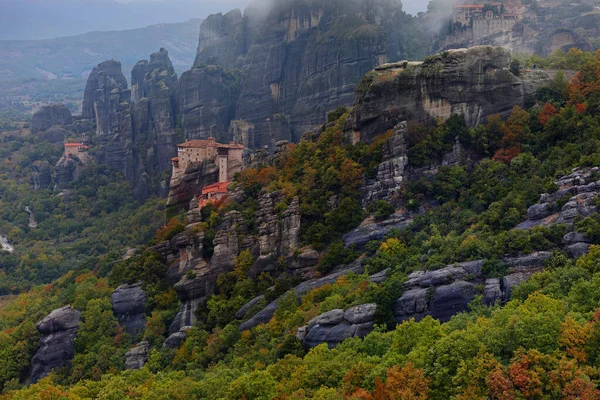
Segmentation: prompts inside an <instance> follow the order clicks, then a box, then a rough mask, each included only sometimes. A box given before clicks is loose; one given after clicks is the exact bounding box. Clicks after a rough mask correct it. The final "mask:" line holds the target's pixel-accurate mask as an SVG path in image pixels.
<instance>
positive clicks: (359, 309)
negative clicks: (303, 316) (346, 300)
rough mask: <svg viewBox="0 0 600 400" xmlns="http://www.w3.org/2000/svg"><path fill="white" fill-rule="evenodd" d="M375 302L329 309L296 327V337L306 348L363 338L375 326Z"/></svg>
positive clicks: (333, 344) (333, 345)
mask: <svg viewBox="0 0 600 400" xmlns="http://www.w3.org/2000/svg"><path fill="white" fill-rule="evenodd" d="M376 310H377V305H376V304H362V305H358V306H355V307H351V308H349V309H347V310H346V311H344V310H331V311H328V312H326V313H323V314H321V315H318V316H317V317H315V318H313V319H312V320H310V321H309V322H308V324H307V325H306V326H303V327H301V328H299V329H298V331H297V333H296V337H297V338H298V340H300V341H301V342H302V343H303V344H304V346H305V347H306V348H311V347H315V346H318V345H320V344H321V343H327V345H328V346H329V347H330V348H332V347H335V346H337V345H338V344H340V343H341V342H343V341H344V340H346V339H349V338H352V337H358V338H363V337H365V336H367V335H368V334H369V333H370V332H372V331H373V328H374V326H375V322H374V320H375V311H376Z"/></svg>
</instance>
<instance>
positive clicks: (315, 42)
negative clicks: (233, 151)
mask: <svg viewBox="0 0 600 400" xmlns="http://www.w3.org/2000/svg"><path fill="white" fill-rule="evenodd" d="M409 21H410V18H409V17H408V16H407V15H406V14H404V13H403V12H402V7H401V4H400V2H398V1H395V0H377V1H366V0H354V1H341V0H336V1H332V2H322V1H315V0H286V1H283V2H277V3H275V4H274V5H273V6H272V7H271V9H270V10H268V12H265V10H264V9H259V6H258V5H255V6H250V7H249V8H248V9H247V10H246V12H245V14H244V16H243V17H242V14H241V12H240V11H239V10H234V11H232V12H230V13H228V14H225V15H221V14H218V15H213V16H210V17H208V18H207V19H206V20H205V21H204V22H203V24H202V26H201V28H200V40H199V42H200V43H199V46H198V54H197V57H196V63H195V67H197V68H203V67H204V65H207V64H219V65H221V66H222V67H224V68H226V69H232V68H241V82H240V93H239V98H237V102H236V104H237V107H236V111H235V120H237V121H238V122H237V124H238V125H239V123H240V122H239V121H243V122H244V123H245V124H247V125H248V126H252V127H253V128H252V129H251V130H249V131H247V132H246V135H244V136H243V140H244V142H243V143H244V145H246V146H247V147H250V148H254V149H256V148H261V147H263V146H269V147H271V148H273V147H274V145H275V143H277V142H278V141H281V140H288V141H298V140H299V139H300V136H301V135H302V134H303V133H304V131H305V130H307V129H309V128H314V127H315V126H317V125H320V124H322V123H323V122H325V117H326V113H327V112H328V111H330V110H332V109H334V108H336V107H338V106H341V105H350V104H351V103H352V97H353V91H354V85H355V84H356V82H358V81H359V79H360V78H361V77H362V76H363V75H364V74H365V73H366V72H367V71H369V70H371V69H372V68H373V67H375V66H376V65H379V64H381V63H385V62H387V60H398V59H401V58H402V57H403V56H405V54H406V49H405V48H404V43H403V40H402V33H401V32H402V30H403V28H404V27H403V25H404V24H407V23H408V22H409ZM198 79H200V78H198ZM188 85H189V84H188ZM206 96H210V94H206ZM209 98H210V99H211V102H212V103H216V104H223V101H222V100H219V98H218V97H209ZM213 99H214V100H213ZM183 113H184V111H182V114H183ZM232 119H233V117H230V118H228V119H227V120H226V124H225V125H227V126H229V123H230V122H231V121H232ZM200 122H201V123H202V124H204V121H200ZM211 122H212V121H208V123H209V124H208V125H206V126H201V127H200V128H199V130H200V131H202V130H204V131H207V130H209V129H211V127H212V126H215V125H213V124H211ZM219 125H220V124H217V125H216V130H217V134H221V135H225V134H227V133H228V129H227V128H225V129H223V128H222V127H221V126H219ZM193 134H199V132H197V133H193ZM213 135H214V136H217V137H218V135H215V134H214V131H213Z"/></svg>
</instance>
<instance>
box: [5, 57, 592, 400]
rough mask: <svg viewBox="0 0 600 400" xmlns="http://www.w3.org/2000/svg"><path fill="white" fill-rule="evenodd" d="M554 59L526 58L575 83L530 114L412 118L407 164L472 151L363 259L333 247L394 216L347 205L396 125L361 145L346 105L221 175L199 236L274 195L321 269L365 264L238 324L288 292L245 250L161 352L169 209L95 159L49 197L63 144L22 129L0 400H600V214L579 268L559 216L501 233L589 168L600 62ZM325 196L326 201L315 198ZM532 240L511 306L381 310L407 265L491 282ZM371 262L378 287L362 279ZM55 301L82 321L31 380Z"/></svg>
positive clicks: (380, 205)
mask: <svg viewBox="0 0 600 400" xmlns="http://www.w3.org/2000/svg"><path fill="white" fill-rule="evenodd" d="M553 57H554V58H551V59H549V60H541V61H540V60H538V59H535V60H526V59H522V60H521V62H522V63H524V64H528V63H535V64H537V65H547V66H548V67H549V68H550V67H552V68H566V69H571V68H573V67H577V69H578V70H579V72H578V74H577V75H576V76H575V78H574V79H573V80H571V81H570V82H569V81H568V80H567V78H566V77H565V75H564V74H561V73H559V74H557V75H556V76H555V78H554V80H553V81H552V83H551V84H549V85H548V86H546V87H544V88H542V89H540V90H538V93H537V99H536V100H537V101H536V104H535V105H533V106H532V107H530V108H528V109H523V108H520V107H515V108H514V109H513V111H512V113H511V115H510V116H509V117H508V118H507V119H505V120H503V119H502V118H500V116H493V117H491V118H489V119H488V120H487V122H486V123H485V124H482V125H479V126H477V127H475V128H473V129H470V128H467V126H466V125H465V123H464V121H463V120H462V119H461V118H460V117H457V116H453V117H451V118H450V119H448V120H447V121H445V122H440V123H439V124H437V125H436V126H431V127H430V126H412V127H410V132H409V141H408V142H409V143H408V144H407V145H408V154H409V160H410V163H411V165H412V166H413V167H415V168H419V167H424V166H428V165H432V164H435V163H438V162H439V160H441V159H442V158H443V156H444V154H446V153H448V152H449V151H451V150H452V148H453V146H454V145H455V143H456V139H457V138H458V140H459V141H460V143H461V145H462V147H463V148H464V149H465V152H466V153H467V154H469V158H470V160H472V161H471V162H465V163H461V164H460V165H457V166H445V167H440V168H439V170H438V171H437V173H436V174H433V175H429V176H426V177H422V178H421V179H418V180H414V181H411V182H409V183H408V184H406V185H405V187H404V190H403V192H402V194H401V196H400V198H399V199H398V201H399V204H400V206H401V208H402V209H403V210H406V211H408V212H411V213H413V215H414V220H413V222H412V223H411V224H410V225H409V226H408V227H407V228H405V229H395V230H392V231H391V232H390V233H389V234H388V235H387V237H386V238H385V239H384V240H383V241H375V242H370V243H369V244H368V245H367V246H366V249H365V250H364V251H363V250H358V249H357V248H352V247H349V248H345V247H344V246H343V244H342V242H341V239H342V236H343V235H344V234H345V233H347V232H349V231H350V230H352V229H353V228H356V227H357V226H358V225H359V224H360V223H361V222H362V221H363V220H364V219H365V218H367V217H371V218H373V219H375V220H381V219H385V218H387V217H389V216H390V215H391V214H393V213H394V212H395V211H396V207H394V206H393V205H392V204H390V203H388V202H386V201H379V202H376V203H375V204H371V205H369V206H368V207H366V208H363V207H362V205H361V202H360V187H361V184H362V183H363V179H364V178H365V176H366V177H369V176H372V175H373V174H374V173H375V168H376V167H377V165H378V164H379V163H380V161H381V158H382V151H383V144H384V143H385V140H386V139H387V138H388V137H389V136H390V135H391V132H387V133H386V132H381V135H380V136H379V137H378V138H377V139H376V140H375V141H373V143H371V144H369V145H367V144H363V143H358V144H356V145H350V144H348V143H346V142H345V141H344V136H343V133H342V130H343V124H344V121H345V118H346V117H347V114H346V111H347V110H337V111H336V112H334V113H332V114H330V122H329V123H328V124H327V125H326V126H325V128H324V129H323V131H322V132H321V133H320V134H319V135H318V136H317V137H314V138H313V140H305V141H302V142H300V143H298V144H296V145H293V146H290V148H289V149H288V150H287V151H286V152H285V153H284V154H283V155H281V157H280V158H279V159H278V161H277V162H276V164H275V165H261V166H257V167H255V168H248V169H245V170H244V171H243V172H242V173H240V174H238V176H237V177H236V180H235V183H234V185H235V186H236V189H237V190H241V191H243V192H244V194H245V201H244V202H242V203H236V202H234V201H226V202H217V203H215V204H213V205H211V206H207V207H205V208H203V209H202V212H201V214H202V215H201V218H202V221H201V223H200V224H198V226H197V227H196V228H195V229H197V230H202V231H203V232H204V234H205V237H206V238H214V236H213V235H214V229H215V227H216V225H217V224H218V223H219V220H220V219H222V218H223V216H224V215H225V214H226V213H227V212H229V211H232V210H237V211H240V212H241V213H242V215H243V218H244V220H245V222H246V223H247V225H248V226H249V227H251V229H252V227H253V225H254V224H255V218H256V213H257V211H258V207H259V205H258V201H257V200H258V196H259V195H260V193H265V192H274V191H281V192H282V193H283V194H284V200H283V201H282V202H281V203H279V204H277V207H276V208H277V210H278V212H280V213H283V212H284V211H285V210H286V209H287V207H289V204H290V203H291V202H292V201H293V199H294V198H296V197H297V198H298V199H299V203H300V204H299V207H300V212H301V216H302V221H301V234H300V237H301V241H302V242H303V244H305V245H311V246H312V247H313V248H315V249H318V250H319V251H322V253H323V255H322V256H321V258H320V260H319V266H318V270H319V273H320V274H326V273H328V272H329V271H331V270H333V269H334V267H336V266H339V265H341V264H349V263H352V262H359V263H362V265H364V266H365V272H364V274H352V273H351V274H349V275H346V276H343V277H341V278H339V279H338V280H337V281H336V282H335V283H332V284H327V285H325V286H322V287H320V288H317V289H314V290H311V291H309V292H308V293H306V294H304V295H303V296H302V297H301V298H300V299H298V298H297V296H296V295H295V294H294V293H293V292H288V294H287V295H284V297H283V300H282V301H280V302H279V304H278V307H277V310H276V312H275V315H274V317H273V318H272V319H271V320H270V321H269V322H268V323H266V324H261V325H259V326H257V327H255V328H253V329H251V330H246V331H243V332H240V330H239V326H240V321H238V320H236V318H235V313H236V311H237V310H238V309H239V308H240V307H241V306H243V305H244V304H246V303H247V302H248V301H250V300H251V299H253V298H254V297H255V296H257V295H259V294H265V302H268V301H270V300H272V299H274V298H276V297H277V296H279V295H282V294H285V293H286V291H288V290H289V289H290V288H291V287H292V286H293V285H294V282H293V281H292V280H285V279H279V280H274V279H273V278H272V277H271V276H269V275H268V274H262V275H261V276H259V277H258V278H256V279H252V278H250V277H249V268H250V267H251V266H252V265H253V263H254V261H255V260H254V259H253V256H252V254H250V252H241V253H240V254H239V255H238V256H237V257H236V259H235V269H234V270H233V272H230V273H227V274H223V275H222V276H220V277H219V279H218V286H219V287H218V290H217V291H216V294H215V295H212V296H211V297H210V298H209V299H207V300H206V301H205V302H204V303H203V304H202V305H201V306H200V307H199V309H198V311H197V316H198V321H199V323H198V324H197V326H195V327H193V328H192V329H191V330H190V331H188V333H187V338H186V339H185V342H184V343H183V345H182V346H181V347H179V348H178V349H169V348H163V347H162V346H161V345H162V343H163V342H164V340H165V338H166V337H167V332H168V327H169V325H170V323H171V321H172V320H173V319H174V318H175V315H176V313H177V310H178V307H179V304H178V299H177V295H176V293H175V291H174V289H173V287H172V285H171V284H169V282H168V280H167V269H168V266H167V265H166V264H165V263H164V262H162V261H161V260H160V257H159V256H158V255H157V254H156V253H154V252H152V251H150V250H149V249H148V247H147V246H151V245H154V244H156V243H159V242H161V241H163V240H165V239H170V238H172V237H174V236H175V235H176V234H178V233H181V232H182V231H183V229H184V227H185V226H186V225H187V222H188V221H186V220H185V215H177V216H175V217H174V218H173V219H171V220H170V222H169V223H168V224H165V225H164V226H163V227H162V228H160V229H157V228H159V226H160V225H162V224H163V220H162V218H163V217H164V215H165V210H164V205H163V204H162V201H161V200H159V199H152V200H150V201H148V202H147V203H146V204H144V205H140V204H136V202H135V201H134V200H133V195H132V191H131V188H130V187H129V186H128V184H127V183H126V182H125V180H124V179H123V178H122V177H120V176H117V175H114V174H112V173H111V172H110V171H109V170H105V169H103V168H101V167H97V168H90V169H89V170H88V171H87V172H86V175H85V176H84V177H83V178H82V179H81V180H79V181H78V182H77V183H76V184H75V186H74V187H73V189H72V193H71V196H70V200H69V201H68V202H65V201H63V200H61V199H60V198H57V197H56V196H52V195H51V191H50V190H46V191H32V189H31V188H30V184H29V182H28V181H27V180H26V179H25V178H26V172H25V170H26V167H27V166H28V165H30V164H31V163H32V162H35V161H39V160H46V161H50V162H51V161H52V160H54V161H56V159H57V157H58V156H59V154H58V153H57V151H59V150H57V149H56V148H54V147H52V146H51V145H47V144H40V143H37V142H36V138H35V137H34V136H31V135H27V134H26V133H23V134H20V135H16V136H15V135H13V136H15V137H14V138H12V139H10V140H6V139H5V141H4V143H8V146H3V147H2V149H0V152H2V153H1V154H0V157H1V158H2V159H3V165H0V213H2V220H3V222H1V223H2V225H0V229H1V230H3V231H4V230H7V231H8V232H6V233H7V234H8V237H9V240H10V242H11V243H13V244H14V245H15V248H16V250H15V253H13V254H3V255H1V256H0V265H1V266H2V269H1V270H0V291H1V292H0V293H2V294H7V295H8V294H10V295H11V296H9V297H3V298H1V299H2V300H1V301H0V355H1V359H2V360H3V363H2V364H0V389H2V395H1V396H0V398H3V399H34V398H37V399H95V398H99V399H124V398H131V399H189V398H198V399H275V398H277V399H307V398H314V399H357V400H358V399H364V400H367V399H373V400H375V399H457V400H459V399H460V400H466V399H498V400H511V399H515V400H516V399H542V398H543V399H597V398H600V388H599V384H600V347H599V346H600V344H599V343H600V342H599V338H600V308H599V307H600V214H594V215H591V216H589V217H586V218H580V219H578V220H577V221H576V223H575V227H574V229H575V231H576V232H578V233H581V234H583V235H585V237H586V238H587V239H588V240H589V241H590V242H591V243H592V247H591V249H590V251H589V253H588V254H587V255H584V256H582V257H580V258H578V259H572V258H570V257H569V256H568V254H566V253H565V252H564V249H563V247H562V238H563V236H564V234H565V233H566V232H567V229H566V227H564V226H562V225H560V224H556V225H552V226H549V227H544V226H539V227H535V228H532V229H525V230H521V229H519V230H517V229H513V228H515V227H516V226H517V225H519V224H520V223H521V222H523V221H524V220H526V218H527V216H526V215H527V210H528V208H529V207H530V206H531V205H533V204H535V203H536V202H537V201H538V200H539V198H540V195H542V194H543V193H554V192H556V191H557V190H558V188H557V187H556V184H555V183H554V182H555V181H556V179H558V178H560V177H561V176H564V175H568V174H569V173H571V172H572V170H573V169H574V168H591V167H597V166H600V113H599V112H600V53H597V54H591V53H583V52H570V53H567V54H555V55H553ZM544 63H547V64H544ZM596 180H598V179H597V178H596ZM332 196H336V198H337V206H335V207H330V205H329V204H328V203H329V201H328V200H329V199H331V198H332ZM26 205H27V206H29V207H30V208H32V209H34V210H35V212H36V218H37V222H38V227H37V228H36V229H35V230H31V228H28V227H27V222H28V218H29V217H28V215H27V213H25V212H24V211H23V207H24V206H26ZM4 221H11V222H10V223H7V222H4ZM126 247H132V248H133V247H136V248H137V250H136V253H135V255H134V256H133V257H131V258H128V259H126V260H122V259H121V256H122V251H121V252H119V251H115V250H117V249H123V248H126ZM540 250H544V251H550V252H552V256H551V258H550V259H549V260H547V261H546V264H545V268H544V269H543V271H540V272H538V273H536V274H534V275H533V276H532V277H531V278H530V279H529V280H528V281H527V282H525V283H523V284H522V285H520V286H519V287H517V288H516V289H515V290H513V292H512V295H511V299H510V301H508V302H507V303H506V304H500V303H497V304H494V305H491V306H487V305H485V304H484V302H483V299H482V296H477V297H476V298H475V300H474V301H473V302H472V303H471V304H470V306H469V311H468V312H465V313H460V314H458V315H456V316H454V317H453V318H452V319H451V320H450V321H449V322H447V323H440V322H439V321H436V320H434V319H433V318H431V317H425V318H424V319H423V320H421V321H419V322H416V321H415V320H410V321H407V322H404V323H402V324H399V325H398V324H396V321H395V320H394V318H393V315H392V309H393V306H394V301H395V299H397V298H398V296H399V294H401V293H402V291H403V290H405V289H404V283H405V282H406V281H407V279H408V276H409V274H411V273H412V272H415V271H421V270H427V271H434V270H438V269H440V268H443V267H445V266H447V265H451V264H452V263H457V262H464V261H474V260H485V264H484V268H483V270H484V274H485V276H486V277H489V278H493V277H501V276H503V274H504V273H505V272H506V269H507V266H506V265H505V264H504V263H503V262H502V259H503V257H506V256H511V255H513V256H517V255H523V254H531V253H534V252H535V251H540ZM205 251H207V252H209V253H210V251H211V248H210V246H207V248H205ZM384 270H387V279H386V280H385V281H383V283H375V282H373V281H372V280H370V279H369V277H370V276H371V275H373V274H375V273H378V272H381V271H384ZM136 281H142V282H143V287H144V290H145V291H146V293H147V296H148V300H147V315H148V319H147V328H146V330H145V332H144V333H143V334H140V335H139V336H138V337H131V336H130V335H128V334H127V333H126V332H125V331H124V329H123V328H122V327H121V326H120V325H119V322H118V320H117V319H116V318H115V316H114V315H113V312H112V309H111V300H110V296H111V293H112V292H113V290H114V289H115V288H116V287H117V286H119V285H120V284H121V283H124V282H129V283H132V282H136ZM28 289H30V290H28ZM365 303H376V304H377V306H378V307H377V315H376V323H377V327H376V329H375V330H374V331H373V332H372V333H370V334H369V335H367V336H366V337H365V338H364V339H358V338H352V339H348V340H346V341H344V342H343V343H341V344H340V345H338V346H337V347H335V348H332V349H330V348H328V346H327V344H322V345H319V346H316V347H314V348H312V349H310V350H307V349H306V348H304V347H303V346H302V344H301V342H300V341H299V340H298V339H297V337H296V331H297V329H298V328H299V327H301V326H304V325H306V324H307V322H308V321H309V320H311V319H312V318H314V317H315V316H317V315H319V314H321V313H324V312H327V311H330V310H334V309H346V308H348V307H350V306H354V305H359V304H365ZM67 304H70V305H72V306H73V307H75V308H77V309H78V310H79V311H80V312H81V319H82V323H81V325H80V327H79V331H78V334H77V339H76V342H75V357H74V359H73V361H72V365H71V366H70V367H66V368H62V369H59V370H55V371H54V372H53V373H52V374H50V376H48V377H46V378H44V379H42V380H41V381H39V382H38V383H36V384H32V385H29V384H28V381H27V377H28V375H29V372H30V371H29V369H30V360H31V359H32V357H33V355H34V354H35V352H36V350H37V346H38V340H39V333H38V332H37V330H36V328H35V324H36V323H37V322H38V321H39V320H41V319H42V318H43V317H44V316H46V315H47V314H48V313H49V312H50V311H52V310H54V309H56V308H59V307H62V306H65V305H67ZM263 305H264V304H263ZM142 339H144V340H146V341H148V342H149V343H150V345H151V346H152V350H151V352H150V356H149V358H148V361H147V363H146V365H145V366H144V367H143V368H141V369H140V370H128V371H124V359H125V353H126V352H127V351H128V350H129V349H130V348H131V347H132V343H137V342H139V340H142Z"/></svg>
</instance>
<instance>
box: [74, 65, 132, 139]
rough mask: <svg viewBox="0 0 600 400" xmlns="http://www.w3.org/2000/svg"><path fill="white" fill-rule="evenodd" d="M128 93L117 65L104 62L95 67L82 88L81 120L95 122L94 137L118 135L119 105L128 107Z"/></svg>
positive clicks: (129, 93) (129, 96)
mask: <svg viewBox="0 0 600 400" xmlns="http://www.w3.org/2000/svg"><path fill="white" fill-rule="evenodd" d="M130 100H131V91H130V90H128V89H127V79H125V76H124V75H123V72H122V71H121V63H120V62H119V61H115V60H110V61H105V62H103V63H101V64H99V65H98V66H96V67H95V68H94V69H93V70H92V72H91V73H90V76H89V77H88V81H87V84H86V87H85V92H84V95H83V108H82V116H83V117H84V118H88V119H93V120H95V121H96V134H97V135H99V136H108V135H110V134H112V133H115V132H120V129H119V128H120V127H121V122H122V121H121V120H122V117H121V115H120V114H121V112H122V111H123V109H124V108H125V109H126V108H128V107H124V105H122V103H129V101H130Z"/></svg>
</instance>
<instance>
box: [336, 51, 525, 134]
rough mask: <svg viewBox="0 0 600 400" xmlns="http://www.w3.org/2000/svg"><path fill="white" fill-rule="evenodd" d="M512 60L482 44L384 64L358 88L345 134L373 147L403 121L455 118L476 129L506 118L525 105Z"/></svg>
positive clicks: (425, 121) (369, 74) (429, 121)
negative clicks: (488, 119)
mask: <svg viewBox="0 0 600 400" xmlns="http://www.w3.org/2000/svg"><path fill="white" fill-rule="evenodd" d="M510 62H511V56H510V53H509V52H508V51H507V50H505V49H503V48H501V47H490V46H481V47H474V48H470V49H461V50H451V51H447V52H445V53H442V54H438V55H435V56H431V57H428V58H427V59H425V61H424V62H407V61H402V62H398V63H394V64H386V65H381V66H379V67H377V68H376V69H375V70H374V71H372V72H369V73H368V74H367V75H366V76H365V77H364V78H363V79H362V80H361V82H360V83H359V84H358V85H357V90H356V98H355V101H354V105H355V107H354V110H353V111H352V113H351V115H350V117H349V120H348V121H347V123H346V126H345V129H346V135H347V137H348V139H349V141H356V140H361V141H363V142H366V143H369V142H371V141H372V140H373V138H374V137H375V136H377V135H380V134H383V133H385V132H386V131H388V130H389V129H393V128H394V127H395V126H396V125H397V124H398V123H400V122H401V121H409V122H410V123H411V124H412V123H415V124H418V123H432V122H435V121H436V120H437V119H438V118H442V119H446V118H449V117H450V116H451V115H452V114H457V115H460V116H462V117H463V118H464V119H465V122H466V123H467V125H468V126H475V125H477V124H479V123H480V122H482V121H483V120H484V119H485V118H486V117H487V116H489V115H492V114H501V115H508V114H509V113H510V112H511V110H512V109H513V107H514V106H515V105H519V106H522V105H523V102H524V91H523V83H522V82H521V80H520V79H519V78H518V77H516V76H515V75H513V74H512V73H511V72H510V71H509V69H508V67H509V65H510Z"/></svg>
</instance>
